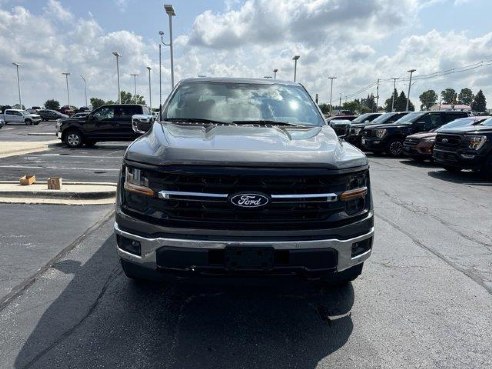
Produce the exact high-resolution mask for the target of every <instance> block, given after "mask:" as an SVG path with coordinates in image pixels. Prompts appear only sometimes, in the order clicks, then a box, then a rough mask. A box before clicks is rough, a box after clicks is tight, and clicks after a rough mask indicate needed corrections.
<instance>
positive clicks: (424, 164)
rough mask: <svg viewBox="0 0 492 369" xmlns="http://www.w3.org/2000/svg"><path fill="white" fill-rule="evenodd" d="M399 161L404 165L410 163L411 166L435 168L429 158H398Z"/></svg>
mask: <svg viewBox="0 0 492 369" xmlns="http://www.w3.org/2000/svg"><path fill="white" fill-rule="evenodd" d="M400 163H402V164H404V165H410V166H412V167H418V168H436V165H435V164H434V163H433V162H431V161H430V160H425V161H418V160H413V159H408V158H404V159H403V160H402V159H401V158H400Z"/></svg>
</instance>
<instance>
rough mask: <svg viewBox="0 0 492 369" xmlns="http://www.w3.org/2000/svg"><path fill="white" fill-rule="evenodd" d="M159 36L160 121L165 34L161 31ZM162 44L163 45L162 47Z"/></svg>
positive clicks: (160, 117)
mask: <svg viewBox="0 0 492 369" xmlns="http://www.w3.org/2000/svg"><path fill="white" fill-rule="evenodd" d="M159 36H161V42H159V120H162V116H161V114H162V50H161V49H162V45H166V44H165V43H164V40H163V37H164V32H162V31H159ZM161 44H162V45H161Z"/></svg>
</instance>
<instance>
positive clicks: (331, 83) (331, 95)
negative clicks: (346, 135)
mask: <svg viewBox="0 0 492 369" xmlns="http://www.w3.org/2000/svg"><path fill="white" fill-rule="evenodd" d="M328 79H330V115H331V109H332V106H331V101H332V100H331V99H332V97H333V80H334V79H337V77H328Z"/></svg>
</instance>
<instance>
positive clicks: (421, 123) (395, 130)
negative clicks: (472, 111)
mask: <svg viewBox="0 0 492 369" xmlns="http://www.w3.org/2000/svg"><path fill="white" fill-rule="evenodd" d="M467 116H468V113H466V112H461V111H420V112H412V113H408V114H407V115H405V116H403V117H401V118H400V119H398V120H397V121H396V122H395V123H392V124H384V125H376V126H371V127H367V128H364V130H363V131H362V139H361V144H362V147H363V148H364V150H367V151H372V152H374V153H381V152H387V153H388V154H389V155H391V156H401V155H402V154H403V141H405V138H406V137H407V136H408V135H411V134H413V133H417V132H428V131H430V130H432V129H436V128H439V127H440V126H442V125H443V124H446V123H448V122H451V121H452V120H455V119H457V118H464V117H467Z"/></svg>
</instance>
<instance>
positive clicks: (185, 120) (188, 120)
mask: <svg viewBox="0 0 492 369" xmlns="http://www.w3.org/2000/svg"><path fill="white" fill-rule="evenodd" d="M164 121H168V122H177V123H215V124H229V122H221V121H218V120H212V119H205V118H165V119H164Z"/></svg>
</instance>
